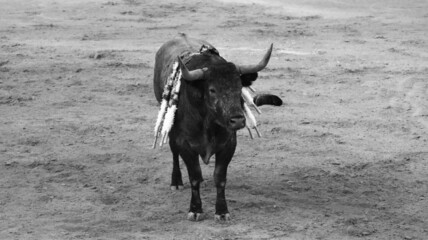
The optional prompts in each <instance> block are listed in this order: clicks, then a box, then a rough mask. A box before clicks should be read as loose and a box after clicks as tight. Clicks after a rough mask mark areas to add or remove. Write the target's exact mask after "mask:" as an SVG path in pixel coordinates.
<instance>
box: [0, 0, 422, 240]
mask: <svg viewBox="0 0 428 240" xmlns="http://www.w3.org/2000/svg"><path fill="white" fill-rule="evenodd" d="M321 2H322V3H321ZM373 2H374V1H369V0H362V1H352V0H343V1H335V0H327V1H315V0H304V1H297V0H287V1H280V0H270V1H267V0H266V1H263V0H257V1H230V0H228V1H226V0H223V1H211V2H208V1H206V2H202V1H195V0H188V1H183V2H182V3H177V1H172V0H157V1H154V0H144V1H143V0H85V1H83V0H80V1H77V0H74V1H71V0H70V1H60V0H28V1H24V0H17V1H6V0H0V4H1V7H0V135H1V138H0V175H1V178H0V239H406V240H409V239H421V240H422V239H428V188H427V185H428V28H427V26H428V11H427V9H428V2H427V1H424V0H420V1H417V0H412V1H399V0H380V1H376V2H375V3H373ZM179 32H185V33H187V34H188V35H190V36H192V37H197V38H203V39H207V40H208V41H209V42H211V43H212V44H213V45H214V46H216V47H217V48H218V50H219V51H220V54H221V55H223V56H224V57H225V58H226V59H228V60H229V61H232V62H235V63H240V64H248V63H254V62H257V61H259V59H260V58H261V56H262V55H263V53H264V51H265V50H266V49H267V47H268V46H269V44H270V43H274V51H273V55H272V58H271V60H270V63H269V65H268V68H267V69H265V70H264V71H263V72H261V73H260V77H259V79H258V80H257V81H256V82H255V84H254V87H255V88H256V89H257V90H258V91H259V92H260V93H263V92H270V93H275V94H278V95H279V96H280V97H281V98H282V99H283V100H284V105H283V106H281V107H269V106H264V107H262V111H263V114H262V115H260V116H258V117H257V118H258V120H259V123H260V127H259V129H260V130H261V133H262V134H263V137H262V138H261V139H257V138H256V139H254V140H251V139H250V138H249V136H248V133H247V131H246V130H243V131H240V132H239V139H238V141H239V143H238V149H237V152H236V154H235V157H234V159H233V161H232V163H231V165H230V167H229V172H228V185H227V188H226V196H227V199H228V204H229V210H230V211H231V215H232V218H233V220H232V221H231V222H229V223H217V222H215V221H214V203H215V193H216V190H215V188H214V184H213V179H212V173H213V169H214V168H213V166H214V161H211V163H210V164H209V165H203V166H202V170H203V173H204V176H205V179H206V186H205V187H203V188H202V190H201V195H202V201H203V207H204V211H205V213H204V217H205V219H204V220H203V221H201V222H190V221H188V220H186V214H187V211H188V207H189V201H190V188H189V182H188V177H187V171H186V170H185V167H184V166H183V164H182V163H181V167H182V171H183V174H184V176H183V178H184V181H185V183H184V184H185V188H184V190H183V191H171V190H170V188H169V184H170V173H171V170H172V158H171V153H170V151H169V147H168V146H166V147H163V148H162V149H160V148H157V149H155V150H153V149H151V144H152V141H153V136H152V135H153V133H152V129H153V126H154V121H155V118H156V114H157V111H158V104H157V102H156V100H155V98H154V94H153V89H152V78H153V66H154V55H155V52H156V51H157V49H158V48H159V47H160V45H162V43H163V42H165V41H166V40H168V39H170V38H173V37H175V36H176V35H177V33H179Z"/></svg>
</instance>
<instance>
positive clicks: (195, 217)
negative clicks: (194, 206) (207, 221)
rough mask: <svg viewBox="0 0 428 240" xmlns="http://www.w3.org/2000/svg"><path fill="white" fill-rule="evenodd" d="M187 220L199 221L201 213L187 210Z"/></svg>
mask: <svg viewBox="0 0 428 240" xmlns="http://www.w3.org/2000/svg"><path fill="white" fill-rule="evenodd" d="M187 220H189V221H194V222H198V221H201V220H202V214H201V213H194V212H189V213H188V214H187Z"/></svg>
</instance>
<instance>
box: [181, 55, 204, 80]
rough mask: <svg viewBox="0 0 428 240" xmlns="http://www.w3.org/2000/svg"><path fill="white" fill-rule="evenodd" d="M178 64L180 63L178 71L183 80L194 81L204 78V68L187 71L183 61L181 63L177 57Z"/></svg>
mask: <svg viewBox="0 0 428 240" xmlns="http://www.w3.org/2000/svg"><path fill="white" fill-rule="evenodd" d="M178 62H179V63H180V69H181V74H182V76H183V79H185V80H186V81H195V80H199V79H202V78H203V77H204V71H206V70H207V69H206V68H203V69H196V70H192V71H189V69H187V67H186V65H184V63H183V61H181V58H180V57H178Z"/></svg>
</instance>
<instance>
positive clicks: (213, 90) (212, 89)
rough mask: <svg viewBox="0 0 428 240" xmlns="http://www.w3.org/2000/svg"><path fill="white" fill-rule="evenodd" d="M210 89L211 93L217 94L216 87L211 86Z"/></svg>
mask: <svg viewBox="0 0 428 240" xmlns="http://www.w3.org/2000/svg"><path fill="white" fill-rule="evenodd" d="M209 91H210V94H212V95H214V94H216V90H215V88H212V87H211V88H210V89H209Z"/></svg>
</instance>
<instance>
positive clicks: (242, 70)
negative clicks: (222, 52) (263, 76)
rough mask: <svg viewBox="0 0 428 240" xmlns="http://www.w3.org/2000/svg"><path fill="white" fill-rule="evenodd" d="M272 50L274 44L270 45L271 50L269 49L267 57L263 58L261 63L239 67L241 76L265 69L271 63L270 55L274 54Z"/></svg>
mask: <svg viewBox="0 0 428 240" xmlns="http://www.w3.org/2000/svg"><path fill="white" fill-rule="evenodd" d="M272 48H273V43H272V44H271V45H270V48H269V49H268V51H267V52H266V54H265V56H264V57H263V59H262V60H261V61H260V62H259V64H257V65H243V66H237V68H238V70H239V72H240V73H241V74H246V73H256V72H258V71H261V70H262V69H263V68H265V67H266V65H267V64H268V62H269V59H270V55H271V53H272Z"/></svg>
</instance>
